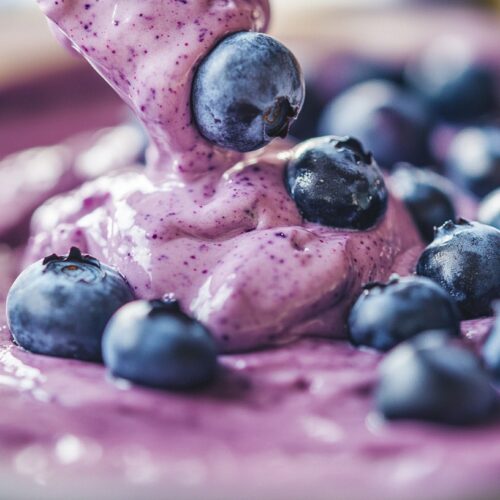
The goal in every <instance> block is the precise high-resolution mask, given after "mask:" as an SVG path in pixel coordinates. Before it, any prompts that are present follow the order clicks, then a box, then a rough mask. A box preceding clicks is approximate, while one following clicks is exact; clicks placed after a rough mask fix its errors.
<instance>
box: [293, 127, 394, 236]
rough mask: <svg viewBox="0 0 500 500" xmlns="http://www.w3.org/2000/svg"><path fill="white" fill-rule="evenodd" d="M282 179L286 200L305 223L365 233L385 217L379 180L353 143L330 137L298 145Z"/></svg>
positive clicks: (382, 185) (368, 159)
mask: <svg viewBox="0 0 500 500" xmlns="http://www.w3.org/2000/svg"><path fill="white" fill-rule="evenodd" d="M285 175H286V179H285V182H286V185H287V188H288V191H289V193H290V195H291V196H292V198H293V199H294V201H295V203H296V205H297V208H298V209H299V212H300V213H301V215H302V216H303V217H304V219H306V220H308V221H309V222H316V223H318V224H323V225H325V226H330V227H335V228H345V229H356V230H365V229H369V228H371V227H373V226H374V225H375V224H376V223H377V222H378V221H379V220H380V219H381V218H382V217H383V215H384V214H385V211H386V208H387V199H388V194H387V188H386V186H385V182H384V178H383V176H382V173H381V171H380V169H379V168H378V166H377V164H376V163H375V161H374V159H373V156H372V155H371V154H370V153H366V152H365V151H364V150H363V147H362V146H361V144H360V143H359V142H358V141H357V140H356V139H352V138H349V137H332V136H330V137H320V138H317V139H311V140H309V141H307V142H304V143H302V144H300V145H299V146H297V148H295V151H294V153H293V156H292V158H291V159H290V161H289V163H288V166H287V169H286V174H285Z"/></svg>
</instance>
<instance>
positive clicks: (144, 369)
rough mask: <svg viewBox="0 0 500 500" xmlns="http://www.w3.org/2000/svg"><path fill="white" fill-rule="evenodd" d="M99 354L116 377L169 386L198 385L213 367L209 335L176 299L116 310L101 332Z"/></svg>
mask: <svg viewBox="0 0 500 500" xmlns="http://www.w3.org/2000/svg"><path fill="white" fill-rule="evenodd" d="M103 356H104V362H105V364H106V366H107V367H108V369H109V370H110V371H111V373H112V374H113V375H115V376H117V377H121V378H125V379H127V380H131V381H132V382H135V383H137V384H142V385H146V386H150V387H159V388H166V389H174V390H188V389H194V388H197V387H200V386H203V385H205V384H207V383H209V382H210V381H211V380H212V379H213V378H214V376H215V374H216V370H217V350H216V347H215V343H214V341H213V339H212V337H211V335H210V333H209V332H208V331H207V330H206V328H205V327H204V326H203V325H202V324H201V323H199V322H197V321H195V320H194V319H192V318H190V317H189V316H187V315H186V314H184V313H183V312H182V311H181V310H180V308H179V305H178V304H177V302H162V301H151V302H147V301H143V300H141V301H135V302H132V303H130V304H127V305H126V306H125V307H123V308H122V309H120V310H119V311H118V312H117V313H116V314H115V315H114V316H113V318H112V319H111V321H110V322H109V324H108V326H107V328H106V331H105V333H104V337H103Z"/></svg>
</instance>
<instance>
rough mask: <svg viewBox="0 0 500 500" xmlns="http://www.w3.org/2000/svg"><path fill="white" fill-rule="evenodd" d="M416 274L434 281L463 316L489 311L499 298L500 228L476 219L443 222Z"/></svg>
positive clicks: (468, 316)
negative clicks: (455, 222)
mask: <svg viewBox="0 0 500 500" xmlns="http://www.w3.org/2000/svg"><path fill="white" fill-rule="evenodd" d="M417 274H419V275H420V276H426V277H427V278H430V279H432V280H434V281H435V282H436V283H438V284H439V285H441V286H442V287H443V288H444V289H445V290H447V291H448V292H449V293H450V295H451V296H452V297H453V298H454V299H455V301H456V302H457V304H458V306H459V308H460V310H461V311H462V315H463V316H464V318H466V319H471V318H478V317H480V316H487V315H489V314H491V303H492V302H493V300H495V299H497V298H500V231H499V230H498V229H495V228H493V227H491V226H487V225H485V224H480V223H478V222H467V221H464V220H460V221H459V222H458V223H457V224H454V223H453V222H451V221H448V222H446V223H445V224H443V226H441V227H440V228H439V229H438V230H437V232H436V238H435V239H434V241H433V242H432V243H431V244H430V245H429V246H428V247H427V248H426V249H425V251H424V253H423V254H422V255H421V257H420V259H419V261H418V264H417Z"/></svg>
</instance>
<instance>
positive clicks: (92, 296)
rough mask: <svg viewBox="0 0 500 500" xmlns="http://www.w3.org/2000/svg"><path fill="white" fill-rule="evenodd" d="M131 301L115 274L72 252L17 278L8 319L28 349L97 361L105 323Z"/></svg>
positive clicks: (84, 256)
mask: <svg viewBox="0 0 500 500" xmlns="http://www.w3.org/2000/svg"><path fill="white" fill-rule="evenodd" d="M133 298H134V297H133V293H132V290H131V289H130V287H129V285H128V283H127V282H126V281H125V279H124V278H123V277H122V276H121V275H120V274H119V273H118V272H117V271H115V270H114V269H112V268H110V267H108V266H106V265H104V264H101V263H100V262H99V261H98V260H97V259H94V258H92V257H90V256H88V255H82V254H81V252H80V250H78V249H77V248H72V249H71V251H70V253H69V255H68V256H66V257H59V256H57V255H52V256H50V257H47V258H45V259H44V260H42V261H38V262H36V263H35V264H32V265H31V266H29V267H28V268H27V269H26V270H24V271H23V272H22V273H21V274H20V276H19V277H18V278H17V280H16V281H15V282H14V284H13V285H12V287H11V289H10V291H9V294H8V296H7V319H8V323H9V328H10V331H11V332H12V336H13V337H14V340H15V341H16V342H17V343H18V344H19V345H20V346H22V347H24V348H25V349H27V350H28V351H31V352H34V353H38V354H45V355H48V356H57V357H62V358H76V359H81V360H86V361H100V360H101V339H102V334H103V332H104V328H105V326H106V323H107V322H108V321H109V319H110V318H111V316H112V315H113V314H114V312H115V311H116V310H117V309H118V308H120V307H121V306H123V305H124V304H125V303H127V302H129V301H131V300H133Z"/></svg>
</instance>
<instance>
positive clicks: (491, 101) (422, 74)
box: [407, 38, 498, 122]
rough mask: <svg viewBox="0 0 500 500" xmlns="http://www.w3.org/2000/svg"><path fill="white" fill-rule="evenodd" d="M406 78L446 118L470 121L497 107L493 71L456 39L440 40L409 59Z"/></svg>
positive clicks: (448, 119)
mask: <svg viewBox="0 0 500 500" xmlns="http://www.w3.org/2000/svg"><path fill="white" fill-rule="evenodd" d="M407 79H408V82H409V84H410V86H411V87H412V88H413V89H415V91H416V92H418V93H419V94H420V95H421V96H422V97H423V98H424V99H425V101H426V102H427V103H428V104H429V105H430V106H431V107H432V109H433V110H434V111H435V112H436V113H437V114H438V115H439V116H440V117H441V118H442V119H444V120H447V121H452V122H470V121H473V120H476V119H478V118H480V117H481V116H483V115H486V114H489V113H491V112H494V111H495V110H496V109H498V102H497V95H496V86H497V83H496V77H495V75H494V72H493V71H492V70H491V69H490V68H489V67H488V66H487V65H486V64H484V63H481V62H480V61H475V60H474V58H473V57H472V55H471V54H470V48H469V47H467V46H465V45H464V44H463V43H462V42H461V41H458V40H455V39H449V38H445V39H439V40H438V41H437V42H435V43H433V44H432V45H431V46H430V47H429V48H428V49H427V50H425V51H424V52H423V53H422V54H421V55H420V56H419V57H418V58H417V59H415V60H414V61H412V62H410V63H409V65H408V68H407Z"/></svg>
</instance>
